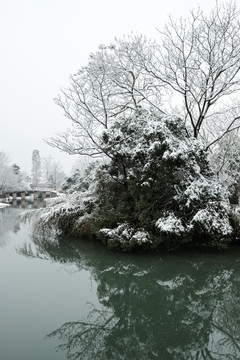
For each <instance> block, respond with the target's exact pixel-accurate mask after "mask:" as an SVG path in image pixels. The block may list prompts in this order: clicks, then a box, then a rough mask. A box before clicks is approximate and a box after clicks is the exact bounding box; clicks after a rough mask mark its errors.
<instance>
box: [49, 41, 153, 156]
mask: <svg viewBox="0 0 240 360" xmlns="http://www.w3.org/2000/svg"><path fill="white" fill-rule="evenodd" d="M151 46H152V43H151V42H150V41H148V40H147V39H146V38H144V37H142V36H136V37H134V36H130V37H128V38H124V39H122V40H115V42H114V43H113V44H111V45H110V46H104V45H101V46H99V49H98V51H97V52H96V53H95V54H92V55H90V58H89V62H88V65H87V66H85V67H82V68H81V69H80V70H79V71H78V72H77V73H76V74H73V75H72V76H71V77H70V86H69V87H68V88H66V89H62V91H61V94H60V95H59V96H58V97H57V98H56V99H55V102H56V103H57V105H59V106H60V107H61V108H62V109H63V111H64V114H65V116H66V117H67V118H68V119H70V120H71V125H72V127H71V128H70V129H68V130H67V131H66V132H63V133H59V134H58V135H57V137H55V138H50V139H48V140H47V142H48V144H50V145H52V146H54V147H57V148H59V149H61V150H63V151H66V152H68V153H69V154H81V155H91V156H95V155H99V154H101V153H102V149H101V146H100V141H99V138H100V136H101V132H102V131H103V130H104V129H106V128H108V126H109V124H111V122H112V121H113V120H114V119H115V117H116V116H118V115H120V114H122V115H127V114H130V113H131V112H132V111H134V110H135V109H136V108H137V107H138V106H140V105H141V104H143V103H145V105H146V106H149V105H150V106H154V107H159V99H160V87H159V84H158V85H157V86H158V90H157V95H156V86H155V84H154V82H156V81H155V79H154V78H153V77H152V76H150V75H149V74H148V73H147V72H146V70H145V69H143V67H142V66H141V65H140V58H139V54H141V58H143V57H149V56H150V54H151V53H150V52H149V51H148V49H149V48H151ZM157 83H159V82H158V81H157Z"/></svg>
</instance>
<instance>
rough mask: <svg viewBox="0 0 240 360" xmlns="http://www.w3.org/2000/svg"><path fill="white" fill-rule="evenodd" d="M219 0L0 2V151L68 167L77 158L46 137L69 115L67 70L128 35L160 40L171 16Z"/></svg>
mask: <svg viewBox="0 0 240 360" xmlns="http://www.w3.org/2000/svg"><path fill="white" fill-rule="evenodd" d="M214 4H215V0H182V1H179V0H147V1H144V2H143V1H140V0H121V1H119V0H117V1H116V0H0V46H1V50H0V51H1V52H0V151H4V152H6V153H7V154H9V156H10V160H11V163H17V164H18V165H19V166H20V168H21V169H22V170H25V171H27V172H29V173H30V172H31V157H32V151H33V150H34V149H38V150H39V151H40V155H41V157H45V156H48V155H49V154H51V155H52V157H53V159H54V160H56V161H59V163H60V164H62V166H63V170H65V171H66V172H67V173H69V172H70V170H71V167H72V165H73V163H74V162H75V160H76V157H73V156H70V155H67V154H65V153H63V152H60V151H59V150H57V149H53V148H51V147H50V146H48V145H47V144H46V143H44V141H43V140H42V139H44V138H47V137H49V136H53V135H54V133H56V132H59V131H62V130H64V129H65V128H66V127H67V126H68V125H69V122H68V121H69V120H68V119H67V118H66V117H64V115H63V112H62V110H61V109H60V108H58V107H57V105H55V104H54V102H53V100H52V99H53V98H54V97H55V96H56V95H57V94H58V93H59V89H60V87H64V86H67V85H68V77H69V74H71V73H73V72H75V71H76V70H77V69H78V68H80V67H81V66H82V65H85V64H86V62H87V59H88V55H89V54H90V53H91V52H94V51H96V50H97V46H98V45H99V44H108V43H110V42H111V41H112V40H113V39H114V37H115V36H117V37H122V35H124V34H128V33H130V32H134V33H138V34H144V35H147V36H149V37H152V38H153V37H155V38H157V36H158V34H157V32H156V30H155V29H156V27H157V28H160V27H161V26H162V25H163V24H164V22H165V21H166V19H167V15H168V14H170V13H171V14H172V15H173V16H177V17H178V16H186V15H187V14H188V12H189V10H190V9H192V8H196V7H197V6H198V5H199V6H200V7H201V8H202V9H203V10H206V11H207V10H209V9H210V8H211V7H212V6H214Z"/></svg>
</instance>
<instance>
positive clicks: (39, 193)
mask: <svg viewBox="0 0 240 360" xmlns="http://www.w3.org/2000/svg"><path fill="white" fill-rule="evenodd" d="M31 195H33V199H34V200H37V198H42V199H46V197H51V198H54V197H56V196H57V193H56V192H55V191H52V190H19V191H8V192H6V193H4V194H1V195H0V198H2V199H8V198H9V197H12V198H13V200H16V199H17V198H21V199H22V200H24V199H25V197H26V196H31Z"/></svg>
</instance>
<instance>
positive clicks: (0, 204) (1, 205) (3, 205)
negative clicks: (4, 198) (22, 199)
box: [0, 202, 10, 209]
mask: <svg viewBox="0 0 240 360" xmlns="http://www.w3.org/2000/svg"><path fill="white" fill-rule="evenodd" d="M6 206H10V205H9V204H5V203H1V202H0V209H1V208H4V207H6Z"/></svg>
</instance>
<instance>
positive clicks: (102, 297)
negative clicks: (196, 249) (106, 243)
mask: <svg viewBox="0 0 240 360" xmlns="http://www.w3.org/2000/svg"><path fill="white" fill-rule="evenodd" d="M20 211H23V210H21V209H19V208H4V209H0V274H1V275H0V359H2V360H15V359H16V360H55V359H60V360H61V359H88V360H92V359H97V360H105V359H110V360H111V359H113V360H114V359H119V360H120V359H126V360H127V359H138V360H141V359H142V360H148V359H150V360H151V359H162V360H168V359H174V360H175V359H176V360H178V359H180V360H188V359H189V360H190V359H196V360H197V359H198V360H200V359H201V360H205V359H218V360H220V359H221V360H228V359H232V360H233V359H234V360H235V359H240V249H238V248H237V249H233V250H230V251H227V252H222V253H211V254H209V253H200V254H197V253H188V254H183V253H182V254H170V255H166V254H165V255H162V256H160V255H158V256H150V255H148V256H140V255H135V256H132V255H126V254H118V253H112V252H109V251H107V250H106V249H105V248H103V247H102V246H100V245H99V244H94V243H87V242H81V243H76V242H74V241H72V242H65V243H55V242H53V241H51V239H48V238H46V239H39V238H37V237H36V236H33V237H30V231H29V229H28V227H27V226H26V225H23V224H20V225H16V223H15V218H16V216H17V214H18V213H19V212H20ZM30 244H31V246H30ZM57 348H58V351H56V350H57Z"/></svg>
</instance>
